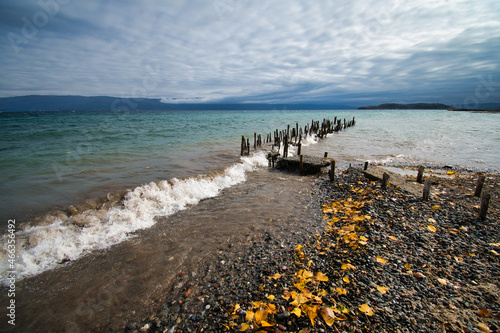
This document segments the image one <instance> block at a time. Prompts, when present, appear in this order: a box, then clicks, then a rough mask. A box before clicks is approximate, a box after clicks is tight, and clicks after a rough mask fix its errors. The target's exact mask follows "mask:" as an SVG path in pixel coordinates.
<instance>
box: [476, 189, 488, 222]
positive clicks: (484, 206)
mask: <svg viewBox="0 0 500 333" xmlns="http://www.w3.org/2000/svg"><path fill="white" fill-rule="evenodd" d="M490 198H491V195H490V194H489V193H488V192H486V191H485V192H484V193H483V195H482V196H481V206H480V208H479V218H480V219H481V220H482V221H485V220H486V214H487V213H488V206H489V205H490Z"/></svg>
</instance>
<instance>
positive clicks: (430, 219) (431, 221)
mask: <svg viewBox="0 0 500 333" xmlns="http://www.w3.org/2000/svg"><path fill="white" fill-rule="evenodd" d="M427 222H429V223H437V221H436V220H434V219H433V218H432V217H430V218H428V219H427Z"/></svg>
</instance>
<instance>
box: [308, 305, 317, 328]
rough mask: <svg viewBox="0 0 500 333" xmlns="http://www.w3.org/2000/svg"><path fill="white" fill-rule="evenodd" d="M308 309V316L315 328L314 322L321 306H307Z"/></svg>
mask: <svg viewBox="0 0 500 333" xmlns="http://www.w3.org/2000/svg"><path fill="white" fill-rule="evenodd" d="M306 309H307V310H306V313H307V316H308V317H309V319H310V320H311V325H313V326H314V321H315V319H316V317H317V316H318V309H319V305H314V306H307V308H306Z"/></svg>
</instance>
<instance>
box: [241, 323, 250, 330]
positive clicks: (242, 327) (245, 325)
mask: <svg viewBox="0 0 500 333" xmlns="http://www.w3.org/2000/svg"><path fill="white" fill-rule="evenodd" d="M249 328H250V325H249V324H248V323H243V324H241V328H240V330H239V331H240V332H244V331H246V330H248V329H249Z"/></svg>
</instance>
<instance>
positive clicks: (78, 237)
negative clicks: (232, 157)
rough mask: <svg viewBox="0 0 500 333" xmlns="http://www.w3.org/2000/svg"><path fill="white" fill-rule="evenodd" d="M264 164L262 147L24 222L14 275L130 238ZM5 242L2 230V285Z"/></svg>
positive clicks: (34, 271) (5, 265) (37, 270)
mask: <svg viewBox="0 0 500 333" xmlns="http://www.w3.org/2000/svg"><path fill="white" fill-rule="evenodd" d="M267 165H268V161H267V159H266V156H265V152H257V153H255V154H254V155H251V156H246V157H241V161H240V163H236V164H233V165H231V166H229V167H227V168H225V169H223V170H221V171H219V172H214V173H211V174H207V175H202V176H197V177H191V178H186V179H176V178H172V179H170V180H169V181H167V180H163V181H159V182H151V183H149V184H146V185H142V186H139V187H136V188H135V189H133V190H132V191H130V192H128V193H127V194H126V195H125V198H124V199H123V201H122V204H121V205H112V206H109V205H108V206H106V205H103V208H101V209H99V210H97V209H95V208H90V209H86V210H83V211H78V213H76V214H74V215H72V216H67V215H64V214H60V215H57V214H53V215H50V216H51V219H50V220H49V221H47V220H45V221H44V223H42V224H38V225H27V226H26V227H25V228H24V229H21V230H19V231H17V232H16V233H15V235H16V237H15V240H16V255H17V257H16V263H15V267H16V269H15V270H16V272H17V278H18V279H20V278H24V277H28V276H33V275H37V274H40V273H41V272H43V271H46V270H50V269H53V268H55V267H57V266H58V265H60V264H61V263H63V262H66V261H72V260H76V259H78V258H80V257H82V256H84V255H87V254H89V253H91V252H93V251H96V250H102V249H106V248H109V247H110V246H112V245H115V244H118V243H120V242H123V241H124V240H127V239H129V238H131V237H134V234H133V233H134V232H135V231H138V230H141V229H146V228H150V227H152V226H153V225H154V224H155V223H156V220H157V218H158V217H164V216H169V215H172V214H174V213H176V212H178V211H180V210H183V209H186V208H188V207H189V206H190V205H196V204H197V203H198V202H200V201H201V200H203V199H207V198H211V197H215V196H217V195H219V193H220V192H221V191H222V190H223V189H225V188H228V187H231V186H233V185H236V184H239V183H241V182H244V181H245V180H246V173H247V172H251V171H253V170H256V169H257V168H261V167H265V166H267ZM76 211H77V210H76V209H75V212H76ZM7 243H8V242H7V235H4V236H3V237H2V244H4V245H3V248H2V249H0V280H1V281H2V284H4V285H5V284H6V282H7V280H6V279H7V275H8V274H9V273H8V272H9V271H12V269H11V267H10V265H9V263H8V253H9V252H8V250H7Z"/></svg>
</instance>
